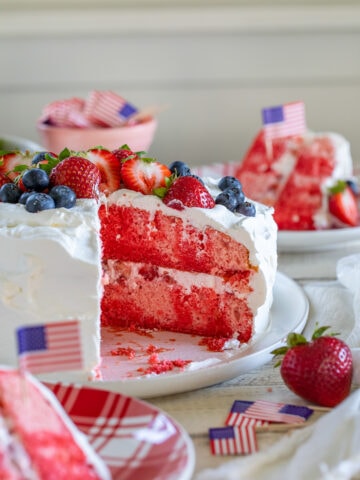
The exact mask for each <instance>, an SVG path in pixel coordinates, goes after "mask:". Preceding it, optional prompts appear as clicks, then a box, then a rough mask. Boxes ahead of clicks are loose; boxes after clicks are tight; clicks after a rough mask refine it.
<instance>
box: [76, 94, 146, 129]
mask: <svg viewBox="0 0 360 480" xmlns="http://www.w3.org/2000/svg"><path fill="white" fill-rule="evenodd" d="M137 111H138V110H137V108H136V107H134V106H133V105H131V104H130V103H128V102H127V101H126V100H125V99H124V98H122V97H120V95H117V94H116V93H114V92H111V91H98V90H93V91H92V92H90V94H89V97H88V99H87V101H86V104H85V109H84V114H85V116H86V117H87V118H88V119H89V120H91V121H92V122H93V123H95V124H98V125H102V126H105V127H117V126H119V125H122V124H123V123H124V122H125V121H126V120H127V119H128V118H129V117H131V116H132V115H133V114H134V113H136V112H137Z"/></svg>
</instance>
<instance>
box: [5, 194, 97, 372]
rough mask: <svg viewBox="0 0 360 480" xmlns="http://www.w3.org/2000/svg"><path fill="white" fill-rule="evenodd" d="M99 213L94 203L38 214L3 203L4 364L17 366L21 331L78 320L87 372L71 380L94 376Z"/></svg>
mask: <svg viewBox="0 0 360 480" xmlns="http://www.w3.org/2000/svg"><path fill="white" fill-rule="evenodd" d="M97 209H98V207H97V204H96V202H95V201H92V200H82V201H79V202H78V203H77V206H76V207H74V208H72V209H70V210H67V209H64V208H61V209H53V210H45V211H42V212H38V213H29V212H27V211H26V210H25V208H24V207H23V206H22V205H20V204H15V205H12V204H3V203H0V251H1V252H2V255H1V256H0V317H1V319H2V321H1V335H0V363H3V364H10V365H17V344H16V337H15V330H16V329H17V328H18V327H22V326H27V325H36V324H43V323H51V322H57V321H64V320H67V319H69V320H70V319H71V320H73V319H77V320H79V321H80V328H81V338H82V350H83V359H84V369H83V370H82V371H77V372H76V371H74V372H72V373H71V374H70V372H68V373H67V378H69V379H70V380H74V381H76V380H88V379H89V377H90V378H91V377H93V376H94V375H95V369H96V367H97V366H98V365H99V362H100V320H99V319H100V304H99V298H100V294H101V265H100V243H99V235H98V232H99V228H100V227H99V219H98V215H97ZM43 378H46V379H49V380H51V379H55V380H56V379H58V375H52V374H47V375H44V377H43Z"/></svg>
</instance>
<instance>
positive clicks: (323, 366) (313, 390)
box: [271, 326, 353, 407]
mask: <svg viewBox="0 0 360 480" xmlns="http://www.w3.org/2000/svg"><path fill="white" fill-rule="evenodd" d="M328 328H330V327H327V326H326V327H321V328H319V329H317V330H316V331H315V332H314V334H313V336H312V338H311V341H310V342H308V341H307V340H306V338H305V337H304V336H303V335H300V334H297V333H290V334H289V335H288V337H287V346H285V347H280V348H278V349H276V350H274V351H272V352H271V353H273V354H274V355H275V356H277V355H284V357H283V359H282V361H280V362H278V363H277V365H279V363H281V366H280V373H281V376H282V378H283V380H284V382H285V384H286V385H287V386H288V388H289V389H290V390H292V391H293V392H294V393H296V394H297V395H299V396H300V397H302V398H304V399H305V400H307V401H309V402H313V403H317V404H319V405H323V406H325V407H334V406H335V405H337V404H338V403H340V402H341V401H342V400H344V399H345V398H346V397H347V396H348V395H349V393H350V388H351V382H352V375H353V362H352V355H351V350H350V348H349V347H348V345H346V343H345V342H343V341H342V340H340V339H338V338H335V337H334V336H330V335H324V336H323V333H324V332H325V331H326V330H327V329H328Z"/></svg>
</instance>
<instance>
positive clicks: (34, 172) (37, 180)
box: [22, 168, 49, 192]
mask: <svg viewBox="0 0 360 480" xmlns="http://www.w3.org/2000/svg"><path fill="white" fill-rule="evenodd" d="M22 181H23V184H24V187H25V188H27V189H28V190H35V191H36V192H42V191H43V190H45V189H46V188H47V187H48V186H49V176H48V174H47V173H46V172H45V170H42V169H41V168H31V169H30V170H26V172H25V173H24V174H23V176H22Z"/></svg>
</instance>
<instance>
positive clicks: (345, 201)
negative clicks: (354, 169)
mask: <svg viewBox="0 0 360 480" xmlns="http://www.w3.org/2000/svg"><path fill="white" fill-rule="evenodd" d="M328 206H329V212H330V213H331V214H332V215H333V216H334V217H335V218H337V219H338V220H340V222H342V223H344V224H345V225H349V226H351V227H355V226H356V225H358V224H359V207H358V203H357V198H356V196H355V194H354V191H353V188H352V187H351V186H350V185H349V184H348V183H347V182H345V181H343V180H339V181H338V182H337V183H336V184H335V185H334V186H333V187H331V188H330V189H329V197H328Z"/></svg>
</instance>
